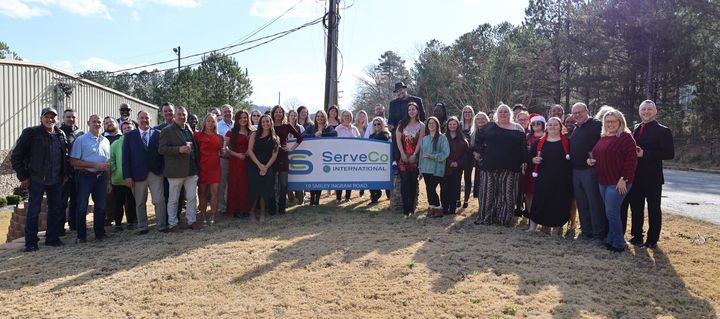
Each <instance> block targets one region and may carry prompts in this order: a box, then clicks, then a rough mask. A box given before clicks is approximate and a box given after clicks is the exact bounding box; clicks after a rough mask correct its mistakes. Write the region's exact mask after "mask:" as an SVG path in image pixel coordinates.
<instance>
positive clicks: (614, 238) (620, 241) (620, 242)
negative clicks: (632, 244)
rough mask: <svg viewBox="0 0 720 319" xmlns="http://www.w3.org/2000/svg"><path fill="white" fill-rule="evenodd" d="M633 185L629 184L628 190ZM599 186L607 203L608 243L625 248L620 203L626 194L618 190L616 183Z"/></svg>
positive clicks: (601, 194)
mask: <svg viewBox="0 0 720 319" xmlns="http://www.w3.org/2000/svg"><path fill="white" fill-rule="evenodd" d="M631 186H632V184H627V190H628V191H630V187H631ZM598 187H599V188H600V196H602V199H603V202H604V203H605V217H607V221H608V235H607V243H608V244H610V245H611V246H613V247H615V248H620V249H625V233H624V232H623V226H622V221H621V219H620V205H621V204H622V202H623V199H624V198H625V195H623V194H620V192H618V190H617V189H616V187H617V186H616V185H603V184H598Z"/></svg>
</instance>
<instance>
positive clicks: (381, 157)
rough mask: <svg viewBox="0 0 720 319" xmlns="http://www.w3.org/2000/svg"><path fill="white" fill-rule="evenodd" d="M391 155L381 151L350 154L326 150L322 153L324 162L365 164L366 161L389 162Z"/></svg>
mask: <svg viewBox="0 0 720 319" xmlns="http://www.w3.org/2000/svg"><path fill="white" fill-rule="evenodd" d="M388 159H389V156H388V155H387V154H383V153H380V152H374V151H373V152H370V153H367V154H357V153H354V154H349V153H333V152H330V151H325V152H323V153H322V161H323V163H346V164H365V163H377V164H380V163H387V161H388Z"/></svg>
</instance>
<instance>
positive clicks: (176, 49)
mask: <svg viewBox="0 0 720 319" xmlns="http://www.w3.org/2000/svg"><path fill="white" fill-rule="evenodd" d="M173 52H175V54H177V56H178V75H179V74H180V46H179V45H178V47H177V48H173Z"/></svg>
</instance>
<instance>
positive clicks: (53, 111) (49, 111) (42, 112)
mask: <svg viewBox="0 0 720 319" xmlns="http://www.w3.org/2000/svg"><path fill="white" fill-rule="evenodd" d="M47 113H53V114H55V115H57V114H58V112H57V110H56V109H55V108H53V107H46V108H44V109H42V111H40V116H45V114H47Z"/></svg>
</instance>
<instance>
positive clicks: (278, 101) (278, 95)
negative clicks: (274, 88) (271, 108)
mask: <svg viewBox="0 0 720 319" xmlns="http://www.w3.org/2000/svg"><path fill="white" fill-rule="evenodd" d="M277 105H280V91H278V104H277Z"/></svg>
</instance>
